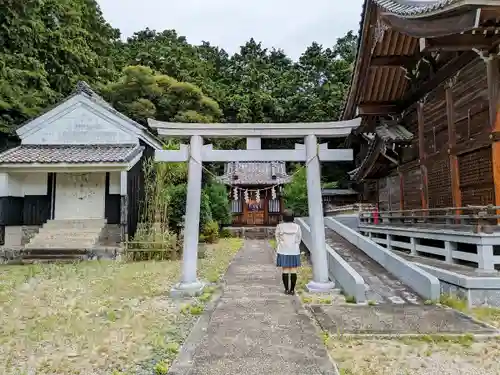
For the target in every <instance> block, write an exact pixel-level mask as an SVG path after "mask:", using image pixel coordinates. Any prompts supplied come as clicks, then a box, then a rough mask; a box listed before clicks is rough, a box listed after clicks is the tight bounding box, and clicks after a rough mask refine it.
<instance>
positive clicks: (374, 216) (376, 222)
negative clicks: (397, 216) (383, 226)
mask: <svg viewBox="0 0 500 375" xmlns="http://www.w3.org/2000/svg"><path fill="white" fill-rule="evenodd" d="M378 219H379V216H378V207H375V210H374V211H373V224H378Z"/></svg>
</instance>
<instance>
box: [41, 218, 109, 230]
mask: <svg viewBox="0 0 500 375" xmlns="http://www.w3.org/2000/svg"><path fill="white" fill-rule="evenodd" d="M105 225H106V220H91V219H89V220H49V221H47V222H46V223H45V224H44V225H43V228H50V229H52V228H54V229H63V228H76V229H84V228H85V229H86V228H89V229H94V228H95V229H98V228H103V227H104V226H105Z"/></svg>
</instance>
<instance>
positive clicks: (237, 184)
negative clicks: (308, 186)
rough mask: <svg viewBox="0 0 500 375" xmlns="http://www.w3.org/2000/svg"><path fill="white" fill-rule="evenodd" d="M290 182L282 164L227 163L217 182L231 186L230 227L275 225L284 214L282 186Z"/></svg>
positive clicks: (283, 163)
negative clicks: (231, 218) (231, 217)
mask: <svg viewBox="0 0 500 375" xmlns="http://www.w3.org/2000/svg"><path fill="white" fill-rule="evenodd" d="M290 179H291V177H290V176H288V175H287V173H286V166H285V162H253V163H252V162H249V163H237V162H233V163H227V164H226V165H225V166H224V175H223V176H221V177H220V182H222V183H224V184H227V185H228V186H231V188H230V191H229V194H230V201H231V212H232V215H233V220H232V225H233V226H275V225H277V224H278V223H279V222H280V220H281V215H282V212H283V198H282V196H281V190H282V189H281V188H282V184H285V183H288V182H290Z"/></svg>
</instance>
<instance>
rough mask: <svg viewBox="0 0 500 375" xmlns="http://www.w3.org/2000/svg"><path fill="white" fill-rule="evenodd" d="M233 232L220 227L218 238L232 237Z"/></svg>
mask: <svg viewBox="0 0 500 375" xmlns="http://www.w3.org/2000/svg"><path fill="white" fill-rule="evenodd" d="M232 237H233V234H232V233H231V231H230V230H229V229H227V228H222V229H221V231H220V238H232Z"/></svg>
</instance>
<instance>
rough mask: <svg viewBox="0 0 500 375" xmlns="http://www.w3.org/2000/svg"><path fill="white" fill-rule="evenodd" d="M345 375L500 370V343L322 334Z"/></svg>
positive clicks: (435, 337) (461, 374)
mask: <svg viewBox="0 0 500 375" xmlns="http://www.w3.org/2000/svg"><path fill="white" fill-rule="evenodd" d="M323 341H324V342H325V345H326V346H327V348H328V351H329V352H330V355H331V356H332V358H333V359H334V360H335V361H336V363H337V365H338V366H339V368H340V374H343V375H354V374H355V375H401V374H404V375H434V374H440V375H452V374H453V375H472V374H488V375H489V374H491V375H495V374H499V373H500V362H499V361H498V356H499V355H500V343H499V342H498V341H497V340H491V341H482V342H474V340H473V338H472V336H470V335H463V336H458V337H454V338H451V337H449V336H439V335H422V336H420V337H415V338H400V339H392V340H391V339H375V338H363V339H361V338H359V339H356V338H348V337H341V336H338V337H337V336H330V337H328V338H327V339H325V338H323Z"/></svg>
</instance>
